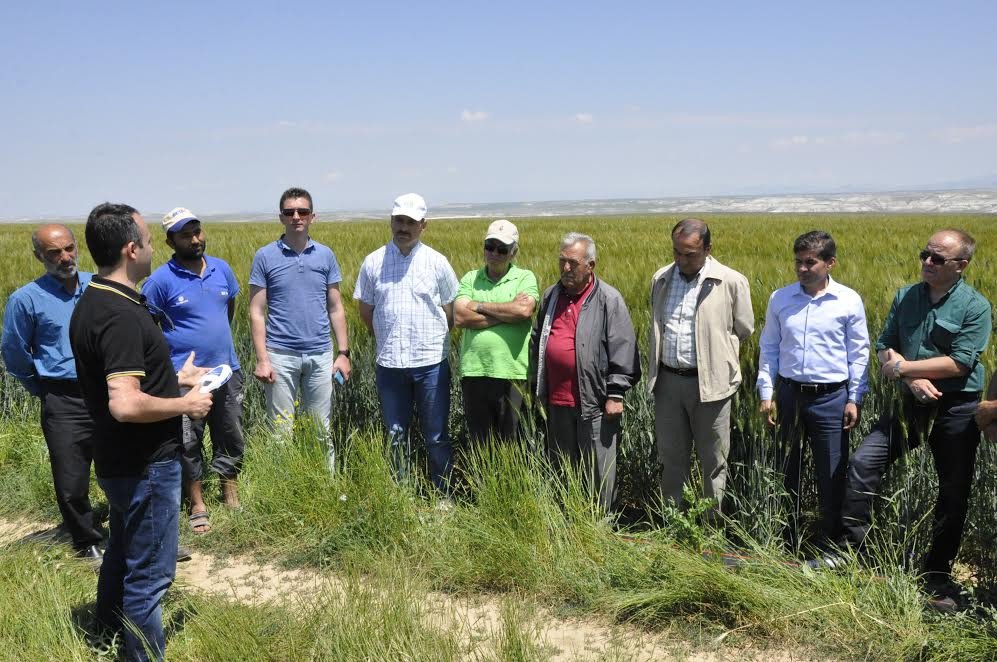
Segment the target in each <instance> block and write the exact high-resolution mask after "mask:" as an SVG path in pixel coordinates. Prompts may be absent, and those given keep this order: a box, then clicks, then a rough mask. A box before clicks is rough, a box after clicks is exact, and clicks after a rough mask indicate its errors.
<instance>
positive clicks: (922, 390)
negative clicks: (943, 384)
mask: <svg viewBox="0 0 997 662" xmlns="http://www.w3.org/2000/svg"><path fill="white" fill-rule="evenodd" d="M907 386H908V387H909V388H910V392H911V395H913V396H914V399H915V400H917V401H918V402H924V403H928V402H937V401H938V398H940V397H942V392H941V391H939V390H938V389H937V388H935V385H934V384H932V383H931V380H930V379H912V380H910V381H909V382H907Z"/></svg>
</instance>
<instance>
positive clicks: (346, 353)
mask: <svg viewBox="0 0 997 662" xmlns="http://www.w3.org/2000/svg"><path fill="white" fill-rule="evenodd" d="M339 355H340V356H345V357H346V358H350V350H348V349H341V350H339Z"/></svg>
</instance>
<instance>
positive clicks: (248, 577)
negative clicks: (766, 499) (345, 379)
mask: <svg viewBox="0 0 997 662" xmlns="http://www.w3.org/2000/svg"><path fill="white" fill-rule="evenodd" d="M18 541H23V542H40V543H60V542H65V536H64V535H63V534H61V532H60V530H59V529H56V528H53V527H52V526H51V525H49V524H45V523H40V522H32V521H26V520H4V519H0V544H9V543H16V542H18ZM177 586H179V587H182V588H189V589H192V590H196V591H203V592H205V593H210V594H213V595H217V596H221V597H224V598H227V599H230V600H235V601H239V602H242V603H246V604H252V605H259V604H265V603H275V604H289V605H292V606H293V605H300V604H305V603H307V602H308V601H309V599H310V598H313V597H316V596H318V595H320V594H321V593H322V592H325V591H330V590H332V591H342V590H343V589H342V581H341V580H340V579H339V578H338V577H336V576H335V575H334V574H331V573H324V572H318V571H314V570H305V569H297V570H285V569H281V568H278V567H276V566H274V565H272V564H269V563H260V562H258V561H256V560H254V559H251V558H248V557H240V556H228V557H224V558H221V557H214V556H210V555H206V554H200V553H196V552H195V553H194V554H193V558H192V559H191V560H190V561H187V562H184V563H179V564H177ZM505 599H506V600H509V599H514V598H510V597H506V598H505ZM424 606H425V613H426V618H427V622H428V623H430V624H434V625H437V626H439V627H446V628H452V627H457V628H459V629H461V630H463V631H464V632H466V633H467V636H468V637H469V638H471V640H472V641H475V642H478V648H479V650H478V652H479V653H481V654H483V655H485V656H490V655H493V654H494V653H492V652H491V651H492V650H493V648H492V646H491V644H492V643H493V642H494V641H495V639H496V637H497V635H498V633H499V632H500V631H501V629H502V601H501V599H498V598H495V597H493V596H479V597H474V598H464V597H455V596H452V595H449V594H446V593H439V592H430V593H427V594H426V604H425V605H424ZM524 614H525V616H526V619H527V620H526V623H527V624H528V625H526V627H527V628H529V627H530V624H531V625H532V634H533V637H534V639H535V640H536V641H538V642H539V643H540V644H541V646H542V647H543V649H544V651H545V652H546V653H547V655H548V656H549V657H548V659H550V660H556V661H565V662H566V661H569V660H603V659H610V660H690V661H694V662H714V661H718V660H744V659H754V660H767V661H768V660H772V661H778V662H788V661H790V660H802V659H810V658H808V657H806V656H805V655H800V654H798V653H793V652H789V651H773V650H764V651H763V650H758V651H751V650H744V649H731V648H725V649H721V650H719V651H695V650H691V649H690V647H689V646H688V644H687V643H685V642H682V641H677V640H674V639H669V638H668V637H667V636H666V635H662V634H654V633H650V632H646V631H643V630H640V629H638V628H634V627H631V626H626V625H619V624H612V623H608V622H606V621H605V620H604V619H602V620H600V619H594V618H564V617H561V616H557V615H555V614H553V613H551V612H550V611H549V610H547V609H545V608H542V607H536V608H534V607H529V606H528V607H526V608H525V611H524Z"/></svg>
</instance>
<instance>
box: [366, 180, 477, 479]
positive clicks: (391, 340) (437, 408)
mask: <svg viewBox="0 0 997 662" xmlns="http://www.w3.org/2000/svg"><path fill="white" fill-rule="evenodd" d="M426 211H427V210H426V201H425V200H423V198H422V196H420V195H419V194H417V193H406V194H405V195H401V196H398V198H396V199H395V202H394V205H393V207H392V210H391V237H392V240H391V241H390V242H389V243H388V244H387V245H385V246H382V247H381V248H379V249H377V250H376V251H374V252H373V253H371V254H370V255H368V256H367V257H365V258H364V261H363V264H362V265H361V266H360V273H359V274H358V275H357V286H356V288H355V289H354V291H353V298H354V299H357V301H358V302H359V303H358V306H359V309H360V319H362V320H363V321H364V324H366V325H367V328H368V329H369V330H370V331H371V333H372V334H373V335H374V340H375V343H376V346H377V358H376V360H375V361H376V366H375V368H376V377H375V378H376V382H377V392H378V395H379V396H380V399H381V415H382V417H383V418H384V426H385V429H386V430H387V431H388V433H389V435H390V436H391V444H392V454H393V456H394V457H393V461H394V462H395V464H396V466H395V470H396V471H397V472H399V473H400V474H402V475H404V474H407V472H408V463H409V453H408V427H409V423H410V422H411V420H412V409H413V405H415V408H416V409H417V410H418V412H419V423H420V424H421V426H422V436H423V438H424V439H425V441H426V454H427V455H428V456H429V477H430V480H432V482H433V485H435V486H436V488H437V489H438V490H440V491H441V492H442V493H443V494H447V493H448V492H449V481H450V472H451V468H452V466H453V458H452V456H453V451H452V449H451V445H450V437H449V435H448V433H447V417H448V415H449V413H450V363H449V361H448V360H447V356H448V355H449V353H450V329H451V328H452V327H453V301H454V298H455V297H456V296H457V275H456V274H455V273H454V270H453V267H451V266H450V262H448V261H447V259H446V258H445V257H443V256H442V255H441V254H439V253H438V252H436V251H435V250H433V249H432V248H430V247H429V246H427V245H426V244H424V243H422V241H421V238H422V233H423V232H424V231H425V230H426V225H427V223H426Z"/></svg>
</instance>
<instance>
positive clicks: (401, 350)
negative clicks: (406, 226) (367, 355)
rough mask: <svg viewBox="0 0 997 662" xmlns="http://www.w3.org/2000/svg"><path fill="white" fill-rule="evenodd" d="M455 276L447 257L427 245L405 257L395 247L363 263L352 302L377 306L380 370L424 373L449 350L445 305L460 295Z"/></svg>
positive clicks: (376, 318) (392, 246) (380, 252)
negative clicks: (420, 370) (425, 368)
mask: <svg viewBox="0 0 997 662" xmlns="http://www.w3.org/2000/svg"><path fill="white" fill-rule="evenodd" d="M457 286H458V283H457V274H455V273H454V270H453V267H451V266H450V262H448V261H447V259H446V258H445V257H443V256H442V255H440V254H439V253H437V252H436V251H434V250H433V249H432V248H430V247H429V246H426V245H425V244H423V243H418V244H416V245H415V246H413V247H412V250H411V251H409V254H408V255H402V252H401V251H400V250H398V247H397V246H395V244H394V242H392V243H389V244H388V245H386V246H382V247H381V248H379V249H377V250H376V251H374V252H373V253H371V254H370V255H368V256H367V257H365V258H364V261H363V264H362V265H361V266H360V273H359V275H358V276H357V286H356V288H355V289H354V291H353V298H354V299H358V300H360V301H362V302H364V303H366V304H367V305H369V306H373V307H374V338H375V340H376V341H377V359H376V361H377V365H379V366H382V367H385V368H421V367H424V366H430V365H436V364H437V363H440V362H441V361H443V360H444V359H446V358H447V354H448V353H449V351H450V346H449V339H450V327H449V325H448V324H447V317H446V313H444V312H443V308H442V306H445V305H447V304H449V303H452V302H453V300H454V298H455V297H456V296H457Z"/></svg>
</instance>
